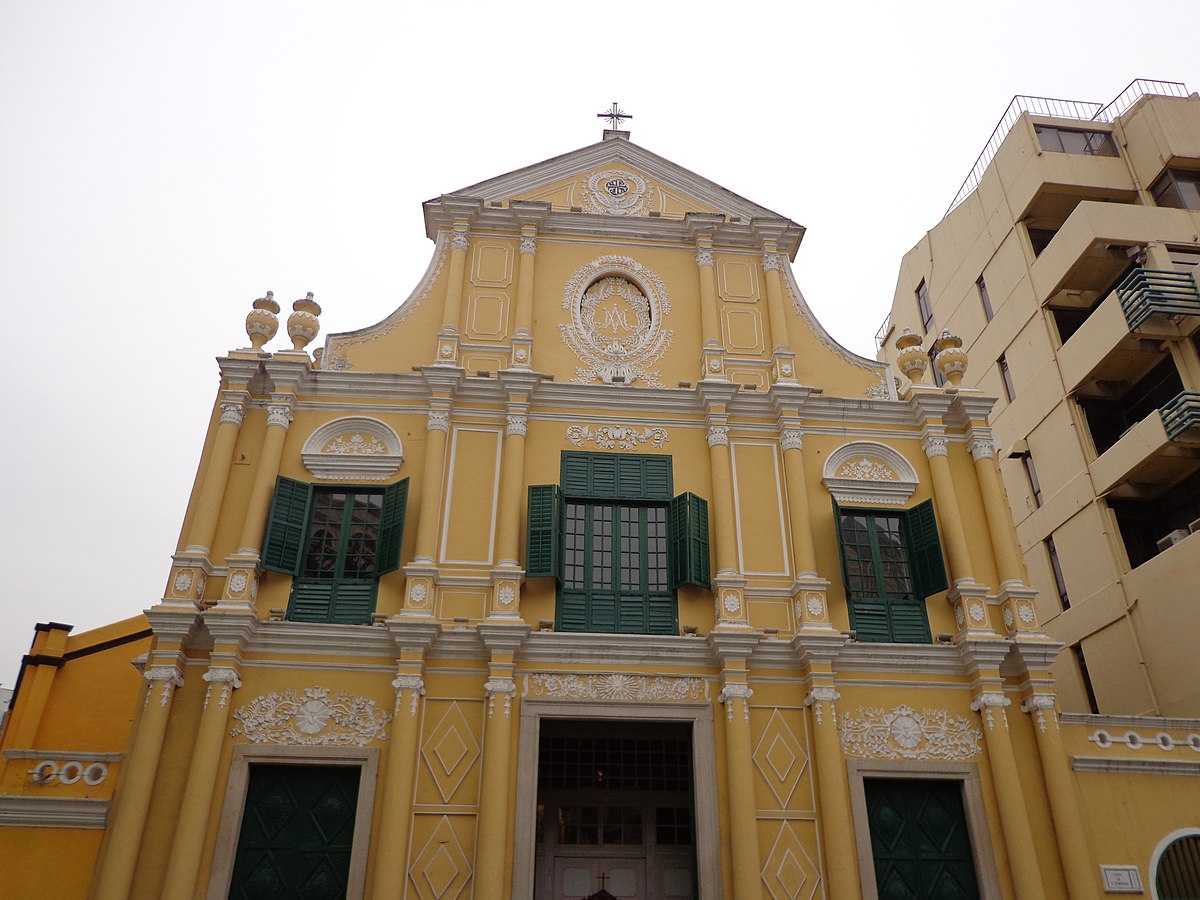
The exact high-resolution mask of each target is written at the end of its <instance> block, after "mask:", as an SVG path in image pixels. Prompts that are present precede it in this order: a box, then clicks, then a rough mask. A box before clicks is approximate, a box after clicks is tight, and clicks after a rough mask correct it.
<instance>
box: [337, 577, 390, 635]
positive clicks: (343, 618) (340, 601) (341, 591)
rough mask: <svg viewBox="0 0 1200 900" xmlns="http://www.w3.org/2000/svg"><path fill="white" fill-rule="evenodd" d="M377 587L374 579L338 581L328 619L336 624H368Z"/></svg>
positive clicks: (373, 608)
mask: <svg viewBox="0 0 1200 900" xmlns="http://www.w3.org/2000/svg"><path fill="white" fill-rule="evenodd" d="M378 588H379V582H378V581H376V580H375V579H371V580H370V581H343V582H339V583H338V584H337V586H336V587H335V589H334V596H333V608H332V609H331V610H330V614H329V621H330V622H335V623H337V624H338V625H370V624H371V616H372V615H374V613H375V595H376V592H377V590H378Z"/></svg>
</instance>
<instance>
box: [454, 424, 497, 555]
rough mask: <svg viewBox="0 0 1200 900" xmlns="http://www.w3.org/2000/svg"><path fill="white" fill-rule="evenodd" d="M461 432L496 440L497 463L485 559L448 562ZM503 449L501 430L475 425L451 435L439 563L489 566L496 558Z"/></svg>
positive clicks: (460, 428) (493, 474)
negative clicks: (488, 435)
mask: <svg viewBox="0 0 1200 900" xmlns="http://www.w3.org/2000/svg"><path fill="white" fill-rule="evenodd" d="M461 431H476V432H480V433H482V434H492V435H495V436H496V463H495V467H494V471H493V473H492V510H491V512H490V513H489V515H488V519H489V525H488V542H487V547H488V554H487V559H450V558H448V557H447V556H446V540H447V538H448V537H449V534H450V516H451V514H452V513H453V512H454V465H455V461H456V460H457V458H458V434H459V432H461ZM503 448H504V429H503V428H487V427H485V426H478V425H455V426H454V427H453V429H452V430H451V434H450V459H449V462H448V463H447V467H446V468H447V473H448V474H447V475H446V503H445V512H444V513H443V514H442V539H441V541H440V542H439V544H440V545H439V547H438V560H439V562H442V563H446V564H447V565H467V566H490V565H491V564H492V559H493V557H495V555H496V514H497V512H498V510H497V506H498V505H499V499H500V454H501V451H502V450H503Z"/></svg>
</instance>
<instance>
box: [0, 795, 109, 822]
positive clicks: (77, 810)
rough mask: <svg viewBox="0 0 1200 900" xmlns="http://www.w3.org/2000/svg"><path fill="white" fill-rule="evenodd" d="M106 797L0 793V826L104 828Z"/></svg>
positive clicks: (107, 803) (106, 811) (106, 810)
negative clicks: (104, 798)
mask: <svg viewBox="0 0 1200 900" xmlns="http://www.w3.org/2000/svg"><path fill="white" fill-rule="evenodd" d="M108 806H109V801H107V800H96V799H93V798H90V797H42V796H37V795H29V794H20V795H17V794H5V795H0V826H3V827H9V828H105V827H107V825H108Z"/></svg>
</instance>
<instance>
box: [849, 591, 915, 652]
mask: <svg viewBox="0 0 1200 900" xmlns="http://www.w3.org/2000/svg"><path fill="white" fill-rule="evenodd" d="M850 627H851V628H853V629H854V637H855V638H856V639H857V640H860V641H864V642H867V643H877V642H880V641H894V640H897V638H895V637H894V636H893V634H892V623H891V622H890V621H889V617H888V602H887V601H886V600H881V599H865V598H862V597H857V598H855V599H853V600H851V601H850ZM926 630H928V629H926ZM925 643H929V642H928V641H926V642H925Z"/></svg>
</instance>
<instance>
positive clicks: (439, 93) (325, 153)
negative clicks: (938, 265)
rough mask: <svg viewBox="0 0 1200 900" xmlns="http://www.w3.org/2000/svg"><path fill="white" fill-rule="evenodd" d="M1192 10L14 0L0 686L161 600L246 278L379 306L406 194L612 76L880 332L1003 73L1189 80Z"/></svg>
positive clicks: (1022, 88) (853, 315)
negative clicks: (48, 651)
mask: <svg viewBox="0 0 1200 900" xmlns="http://www.w3.org/2000/svg"><path fill="white" fill-rule="evenodd" d="M1168 23H1169V24H1168ZM1198 28H1200V3H1196V2H1194V0H1184V2H1156V3H1154V4H1153V5H1152V6H1150V7H1146V6H1142V7H1138V6H1136V5H1135V6H1131V5H1130V4H1129V3H1128V2H1127V0H1121V2H1109V0H1089V2H1086V3H1064V2H1053V0H1046V2H1040V3H1037V4H1034V3H1023V2H1012V0H1009V2H1003V3H998V2H992V3H977V2H971V3H963V2H961V0H959V2H954V3H945V4H940V3H937V4H935V3H915V4H896V3H886V4H884V3H879V4H864V3H852V2H850V3H819V4H818V3H813V2H790V3H778V4H770V3H756V2H752V0H742V2H738V3H728V4H715V3H701V2H689V3H666V2H662V3H647V2H640V3H623V2H619V0H610V2H606V3H603V4H583V3H562V2H557V3H545V4H542V3H539V2H534V0H526V2H523V3H521V4H509V3H490V4H483V3H479V4H477V3H474V2H470V0H458V2H455V3H423V4H420V5H416V4H414V5H412V6H409V5H407V4H404V3H399V2H390V3H358V2H350V0H342V2H338V3H328V2H308V0H291V2H280V3H271V2H252V0H240V2H224V0H208V2H205V3H194V2H192V3H179V2H173V0H154V2H142V0H121V2H111V0H89V2H75V3H70V2H59V0H39V2H37V3H18V2H16V0H9V2H6V3H0V128H2V132H0V135H2V136H0V320H2V321H3V322H4V325H5V327H6V330H7V333H8V338H7V339H6V340H5V341H4V351H3V352H2V353H0V376H3V383H4V384H6V385H7V391H8V393H7V395H6V404H5V406H6V409H7V413H6V416H5V418H6V420H7V422H8V427H7V431H8V434H9V437H8V439H7V440H4V441H2V442H0V472H3V473H4V474H5V475H6V476H7V478H8V479H9V482H8V485H7V487H6V489H5V490H4V493H3V497H4V499H3V502H2V504H0V509H2V510H3V512H4V515H3V516H2V517H0V563H2V564H3V566H4V569H5V578H4V580H3V587H0V685H7V686H11V685H12V683H13V681H14V679H15V678H16V675H17V670H18V667H19V664H20V657H21V654H23V653H25V652H27V650H28V647H29V642H30V640H31V639H32V636H33V625H34V623H35V622H44V621H57V622H66V623H70V624H72V625H74V626H75V633H79V632H81V631H83V630H85V629H88V628H93V627H96V626H98V625H102V624H104V623H107V622H111V621H115V620H118V619H122V618H125V617H127V616H130V615H134V614H136V613H137V612H139V611H141V610H143V609H145V608H146V607H148V606H150V605H152V604H153V603H154V602H155V601H156V600H157V599H158V598H159V597H161V595H162V590H163V586H164V583H165V579H166V575H167V571H168V567H169V562H170V560H169V555H170V553H171V551H172V549H173V548H174V545H175V539H176V537H177V534H178V531H179V525H180V521H181V519H182V516H183V511H184V506H185V504H186V500H187V494H188V491H189V490H190V489H191V485H192V480H193V478H194V475H195V469H196V464H197V462H198V456H199V450H200V444H201V441H202V439H203V435H204V429H205V427H206V423H207V420H208V416H209V410H210V408H211V403H212V400H213V395H214V391H215V390H216V388H217V385H218V373H217V368H216V365H215V363H214V362H213V360H214V358H215V357H216V356H218V355H221V354H223V353H224V352H226V351H228V350H230V349H233V348H236V347H240V346H244V345H245V343H246V338H245V333H244V331H243V325H242V322H243V319H244V317H245V314H246V312H247V311H248V310H249V304H250V302H251V300H253V298H255V297H258V296H261V295H262V293H263V292H264V291H266V290H274V291H275V295H276V298H277V299H278V300H280V301H282V302H284V303H285V312H286V311H287V305H286V304H288V303H289V301H291V300H293V299H295V298H297V297H300V296H303V295H304V293H305V292H306V291H313V292H314V293H315V294H316V299H317V300H318V302H319V303H320V304H321V305H322V307H323V309H324V314H323V315H322V317H321V324H322V331H323V335H324V334H327V333H330V332H336V331H344V330H348V329H352V328H358V327H361V326H364V325H367V324H370V323H373V322H375V321H377V320H379V319H381V318H383V317H384V316H386V315H387V314H388V313H389V312H391V311H392V310H393V309H394V308H395V307H396V306H397V305H398V304H399V303H400V302H401V301H402V300H403V299H404V298H405V297H406V296H407V295H408V293H409V291H410V290H411V289H412V287H413V285H414V284H415V283H416V282H417V280H418V279H419V278H420V276H421V274H422V272H423V271H424V269H425V267H426V264H427V263H428V260H429V256H430V253H431V249H432V247H431V245H430V244H429V243H428V241H427V239H426V238H425V236H424V228H423V223H422V219H421V202H422V201H423V200H426V199H429V198H430V197H434V196H437V195H439V194H442V193H447V192H450V191H453V190H456V189H458V188H461V187H464V186H466V185H470V184H474V183H475V182H478V181H481V180H483V179H485V178H488V177H490V176H493V175H497V174H500V173H503V172H507V171H510V170H512V169H515V168H518V167H521V166H524V165H527V164H529V163H532V162H536V161H538V160H541V159H545V158H547V157H550V156H554V155H557V154H560V153H563V152H566V151H569V150H572V149H575V148H577V147H580V146H584V145H586V144H590V143H593V142H595V141H596V140H598V139H599V138H600V132H601V129H602V127H603V125H602V123H601V122H600V121H599V120H598V119H597V118H596V116H595V114H596V113H597V112H600V111H602V110H603V109H605V108H607V107H608V105H609V104H610V103H611V102H612V101H613V100H617V101H619V102H620V104H621V106H622V107H623V108H624V109H625V110H626V111H627V112H630V113H632V114H633V115H634V118H633V119H632V120H631V121H630V122H629V123H628V126H627V127H629V128H630V130H631V131H632V135H633V140H634V142H636V143H639V144H641V145H643V146H645V147H647V148H648V149H650V150H652V151H654V152H656V153H658V154H660V155H662V156H665V157H667V158H668V159H671V160H674V161H675V162H678V163H679V164H681V165H683V166H685V167H687V168H690V169H692V170H693V171H695V172H698V173H700V174H702V175H704V176H706V177H708V178H710V179H712V180H713V181H716V182H718V183H719V184H722V185H724V186H726V187H728V188H729V189H730V190H733V191H735V192H736V193H739V194H741V195H743V196H745V197H747V198H749V199H751V200H753V201H755V202H757V203H760V204H761V205H763V206H766V207H768V208H770V209H773V210H775V211H776V212H779V213H781V214H783V215H785V216H788V217H789V218H792V219H794V220H795V221H797V222H800V223H801V224H803V225H805V226H806V227H807V229H808V231H807V234H806V236H805V238H804V242H803V244H802V246H801V248H800V251H799V254H798V256H797V258H796V262H795V264H794V269H795V272H796V277H797V280H798V282H799V284H800V286H801V288H802V290H803V291H804V293H805V296H806V298H807V300H808V302H809V304H810V305H811V306H812V307H813V309H814V310H815V312H816V314H817V315H818V317H819V318H820V319H821V320H822V322H823V323H824V324H825V326H826V327H827V329H828V330H829V331H830V332H831V333H832V334H833V335H834V336H835V337H836V338H838V339H839V340H840V341H842V342H843V343H844V344H846V345H847V346H849V347H850V348H852V349H854V350H856V351H858V352H860V353H863V354H866V355H872V356H873V355H874V347H873V341H872V337H873V335H874V332H875V329H876V328H877V326H878V325H879V323H880V322H881V321H882V319H883V317H884V315H885V314H886V312H887V310H888V307H889V305H890V303H891V298H892V292H893V288H894V285H895V277H896V272H897V270H898V267H899V262H900V258H901V256H902V255H903V254H904V252H905V251H906V250H908V249H909V248H910V247H912V246H913V244H915V243H916V242H917V241H918V240H919V239H920V238H921V236H922V235H923V234H924V233H925V231H926V230H927V229H929V228H930V227H932V226H933V225H934V224H936V223H937V221H938V219H939V218H940V217H941V215H942V213H943V212H944V211H945V208H946V206H947V205H948V204H949V202H950V200H951V198H952V197H953V196H954V194H955V192H956V191H957V189H958V186H959V184H960V183H961V182H962V180H963V178H964V177H965V176H966V174H967V172H968V171H969V169H970V168H971V165H972V163H973V162H974V160H975V157H976V156H977V155H978V153H979V151H980V149H981V148H982V147H983V144H984V143H985V141H986V140H987V139H988V136H989V135H990V133H991V130H992V128H993V127H994V126H995V123H996V121H997V119H999V117H1000V114H1001V113H1002V112H1003V110H1004V108H1005V106H1006V105H1007V103H1008V101H1009V99H1010V98H1011V97H1012V95H1013V94H1016V93H1026V94H1038V95H1044V96H1051V97H1060V98H1070V99H1083V100H1094V101H1098V102H1107V101H1108V100H1109V99H1111V98H1112V97H1114V96H1115V95H1116V94H1117V93H1118V92H1119V91H1120V90H1121V89H1122V88H1123V87H1124V86H1125V85H1126V84H1127V83H1128V82H1129V81H1130V80H1131V79H1133V78H1135V77H1144V78H1157V79H1164V80H1175V81H1184V82H1187V83H1188V86H1189V87H1190V88H1192V89H1197V88H1200V64H1198V63H1197V55H1196V43H1195V41H1196V38H1195V36H1196V34H1197V32H1198ZM323 335H322V338H321V339H318V340H319V341H320V340H323ZM276 343H278V339H277V341H276ZM281 346H282V345H281Z"/></svg>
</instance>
